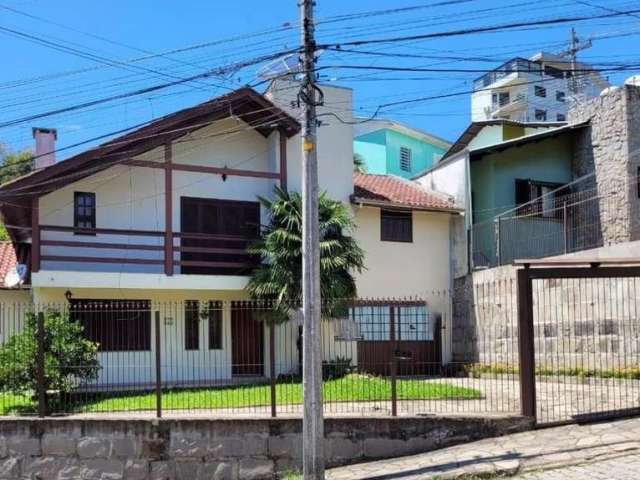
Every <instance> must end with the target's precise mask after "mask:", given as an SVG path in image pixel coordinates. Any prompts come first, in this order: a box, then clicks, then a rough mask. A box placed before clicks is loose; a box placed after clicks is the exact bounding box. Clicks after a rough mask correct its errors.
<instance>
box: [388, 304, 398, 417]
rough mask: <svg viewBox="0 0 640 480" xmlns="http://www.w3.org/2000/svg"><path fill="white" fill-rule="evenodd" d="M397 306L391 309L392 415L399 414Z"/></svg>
mask: <svg viewBox="0 0 640 480" xmlns="http://www.w3.org/2000/svg"><path fill="white" fill-rule="evenodd" d="M395 313H396V307H395V305H392V306H391V308H390V309H389V339H390V340H391V348H392V352H391V416H393V417H396V416H398V392H397V390H396V387H397V385H396V376H397V374H398V351H397V350H398V342H397V341H396V315H395Z"/></svg>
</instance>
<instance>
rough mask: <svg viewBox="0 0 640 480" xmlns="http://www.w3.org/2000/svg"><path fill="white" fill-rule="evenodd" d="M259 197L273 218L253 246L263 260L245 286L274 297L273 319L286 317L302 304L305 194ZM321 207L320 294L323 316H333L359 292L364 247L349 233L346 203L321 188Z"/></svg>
mask: <svg viewBox="0 0 640 480" xmlns="http://www.w3.org/2000/svg"><path fill="white" fill-rule="evenodd" d="M260 202H261V203H262V204H263V205H264V207H265V208H266V209H267V211H268V212H269V216H270V221H269V223H268V225H266V226H265V227H264V228H263V231H262V232H261V238H260V239H259V240H258V241H257V242H256V243H255V244H253V245H252V246H251V247H250V248H249V252H250V253H252V254H254V255H256V256H259V257H260V259H261V260H262V263H261V264H260V265H259V266H258V267H257V268H256V269H255V270H254V272H253V274H252V277H251V279H250V280H249V283H248V285H247V290H248V291H249V293H250V294H251V296H252V297H253V298H256V299H261V300H268V301H271V302H273V304H274V307H275V308H274V311H275V314H276V319H275V320H276V321H285V320H287V319H288V318H289V316H290V314H291V312H292V310H293V309H295V308H296V307H299V306H300V305H301V304H302V196H301V195H300V194H299V193H297V192H294V193H288V192H286V191H284V190H282V189H280V188H276V189H275V199H274V200H268V199H265V198H260ZM318 208H319V220H320V293H321V296H322V300H323V302H324V309H323V316H324V317H325V318H330V317H332V316H334V315H336V311H335V309H337V308H339V307H338V305H339V303H340V302H341V301H342V300H346V299H352V298H355V297H356V282H355V279H354V277H353V273H354V272H360V271H362V269H363V268H364V251H363V250H362V249H361V248H360V246H359V245H358V243H357V242H356V240H355V239H354V238H353V237H352V236H351V235H350V234H351V233H352V232H353V230H354V229H355V225H354V223H353V220H352V218H351V215H350V213H349V210H348V209H347V207H346V206H345V205H344V204H343V203H342V202H338V201H335V200H331V199H330V198H328V197H327V196H326V194H325V193H323V194H322V195H320V198H319V207H318ZM331 305H333V306H334V307H335V308H333V307H331Z"/></svg>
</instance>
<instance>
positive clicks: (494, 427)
mask: <svg viewBox="0 0 640 480" xmlns="http://www.w3.org/2000/svg"><path fill="white" fill-rule="evenodd" d="M531 427H532V424H531V423H530V421H528V420H526V419H524V418H521V417H515V416H514V417H502V418H498V417H495V418H481V417H462V416H456V417H399V418H339V419H338V418H335V419H327V420H326V423H325V430H326V440H325V446H326V447H325V448H326V455H327V461H328V465H330V466H333V465H341V464H345V463H350V462H355V461H358V460H364V459H376V458H386V457H392V456H398V455H408V454H413V453H418V452H425V451H429V450H433V449H436V448H440V447H445V446H449V445H453V444H458V443H463V442H466V441H471V440H476V439H480V438H486V437H490V436H498V435H503V434H507V433H513V432H518V431H523V430H526V429H529V428H531ZM301 429H302V422H301V420H299V419H264V420H249V419H238V420H205V419H171V420H169V419H162V420H139V419H133V418H131V419H80V418H78V419H72V418H65V419H2V420H0V479H3V480H18V479H20V480H22V479H41V480H62V479H74V480H75V479H87V480H91V479H96V480H98V479H100V480H107V479H108V480H118V479H131V480H174V479H187V480H205V479H206V480H212V479H214V480H226V479H229V480H238V479H241V480H252V479H272V478H277V477H278V475H279V472H280V473H281V472H287V471H291V470H292V469H298V468H299V467H300V458H301V445H302V441H301Z"/></svg>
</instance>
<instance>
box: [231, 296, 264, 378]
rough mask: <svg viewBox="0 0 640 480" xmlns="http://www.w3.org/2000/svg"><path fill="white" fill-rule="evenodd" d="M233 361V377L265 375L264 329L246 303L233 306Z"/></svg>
mask: <svg viewBox="0 0 640 480" xmlns="http://www.w3.org/2000/svg"><path fill="white" fill-rule="evenodd" d="M231 360H232V363H233V366H232V368H231V373H232V374H233V375H259V376H262V375H264V328H263V325H262V322H261V321H258V319H257V318H256V312H255V310H253V309H252V308H251V306H250V305H248V304H247V303H244V302H240V303H232V304H231Z"/></svg>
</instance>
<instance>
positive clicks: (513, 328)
mask: <svg viewBox="0 0 640 480" xmlns="http://www.w3.org/2000/svg"><path fill="white" fill-rule="evenodd" d="M607 248H615V246H612V247H605V248H602V249H596V250H593V251H591V252H589V251H585V252H581V254H582V256H585V257H588V256H589V254H591V255H593V256H595V257H602V258H606V254H604V253H602V251H606V250H607ZM533 317H534V318H533V322H534V335H535V347H536V364H537V365H538V366H543V367H548V368H552V369H553V368H557V369H560V368H585V369H587V368H588V369H599V370H602V369H622V368H628V367H636V368H637V367H638V365H640V341H639V340H638V339H639V338H640V278H630V279H623V278H611V279H606V278H605V279H580V280H575V279H550V280H534V281H533ZM517 324H518V298H517V281H516V268H515V267H513V266H505V267H499V268H493V269H488V270H483V271H478V272H474V273H473V274H470V275H468V276H466V277H464V278H461V279H458V280H456V288H455V289H454V298H453V315H452V327H453V331H452V350H453V359H454V361H455V362H460V363H481V364H485V365H498V364H500V365H508V366H514V367H515V366H517V364H518V329H517Z"/></svg>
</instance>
